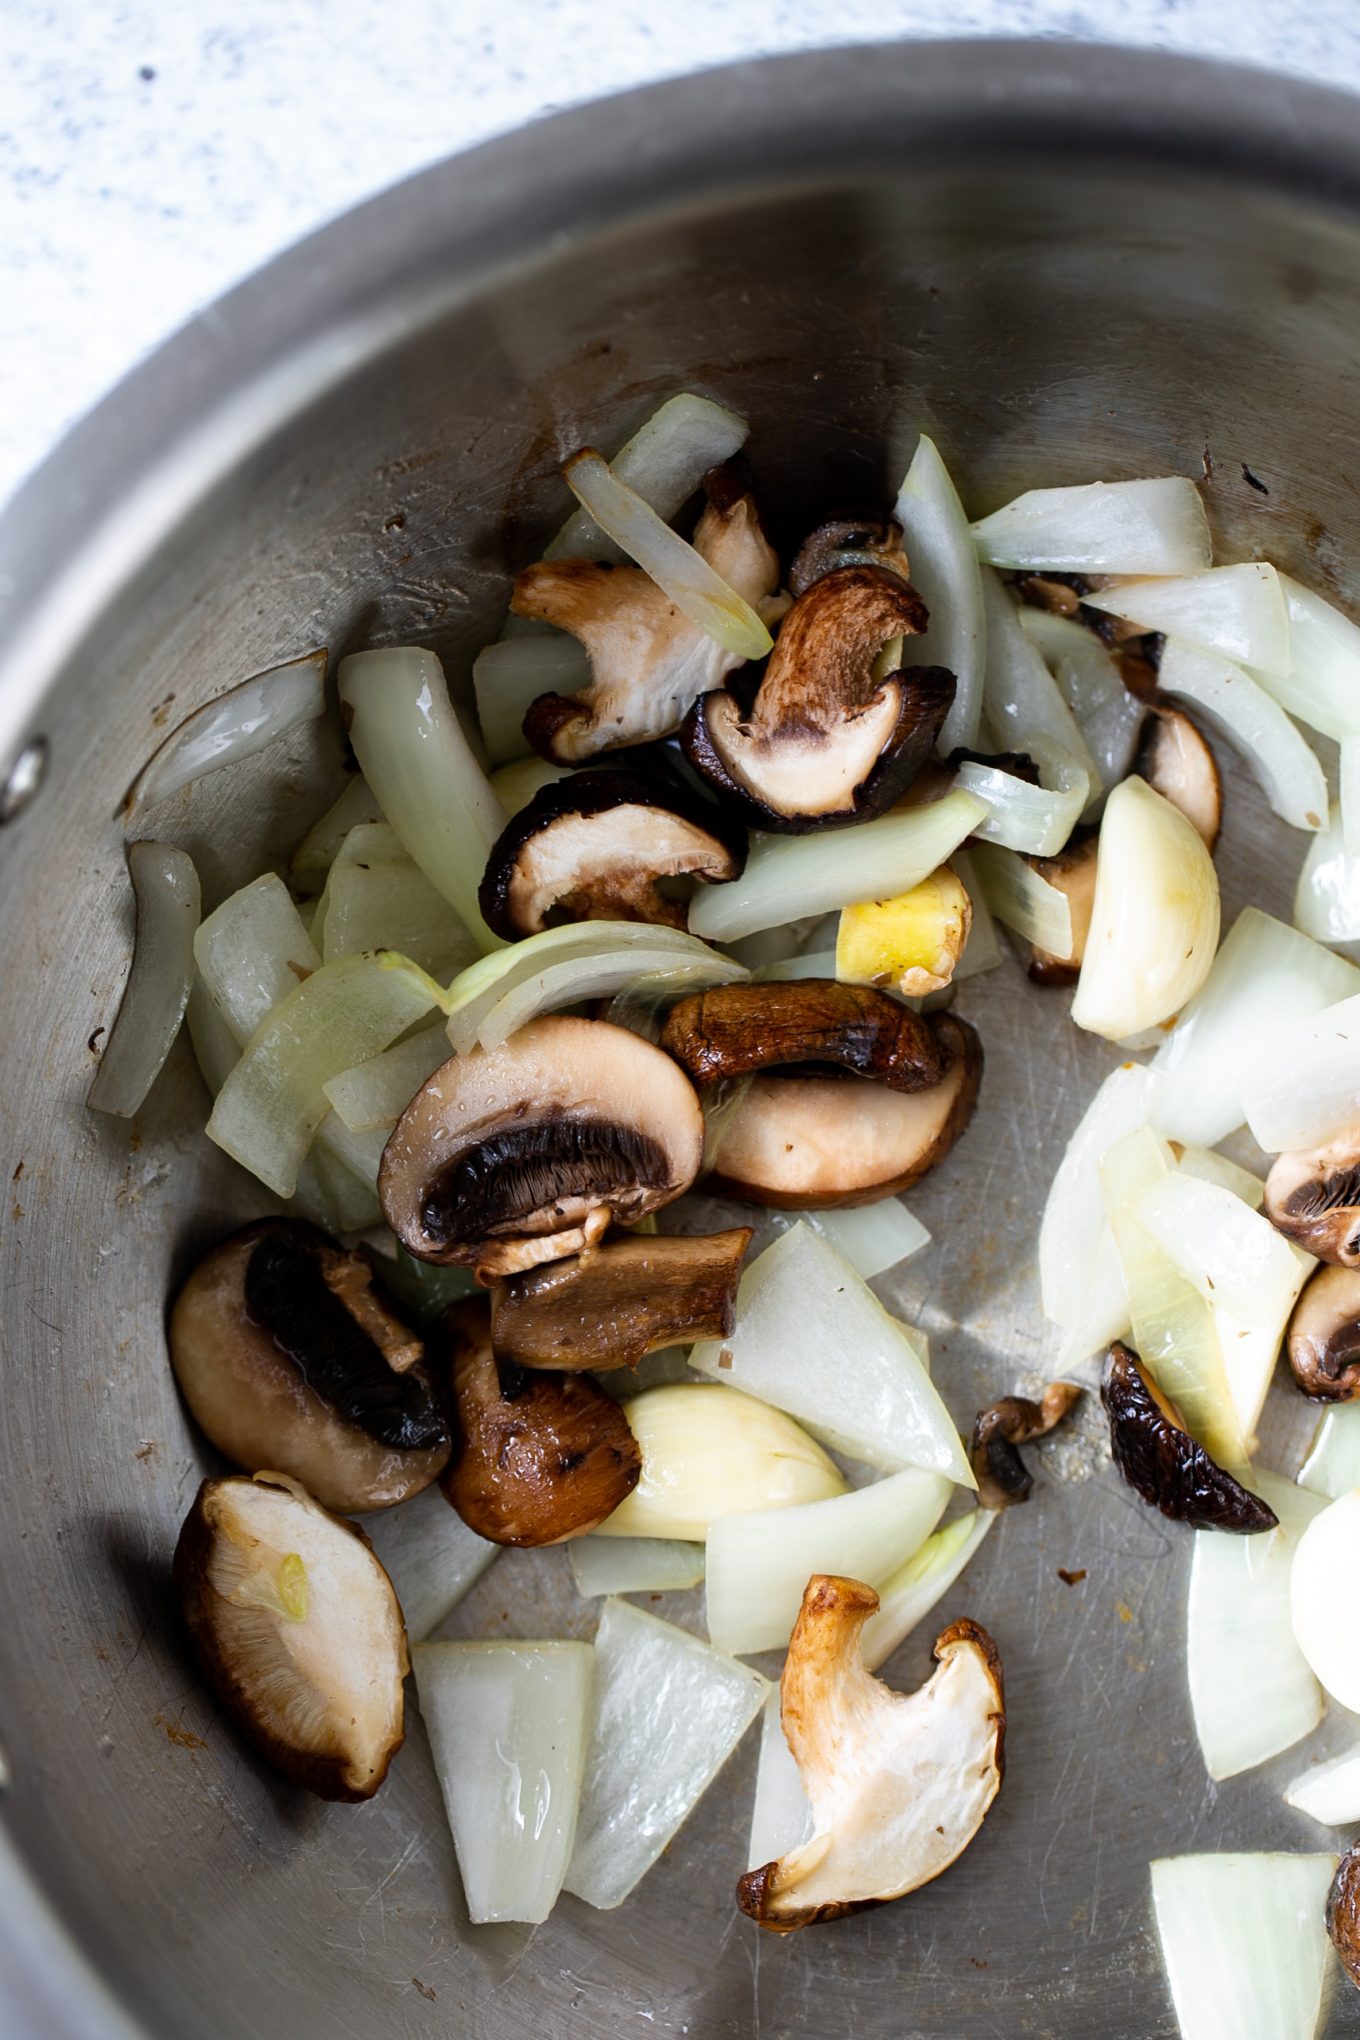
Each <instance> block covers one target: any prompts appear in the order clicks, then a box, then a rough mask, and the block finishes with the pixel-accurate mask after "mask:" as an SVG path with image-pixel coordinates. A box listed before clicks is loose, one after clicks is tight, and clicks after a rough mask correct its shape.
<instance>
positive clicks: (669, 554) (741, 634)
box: [562, 447, 774, 659]
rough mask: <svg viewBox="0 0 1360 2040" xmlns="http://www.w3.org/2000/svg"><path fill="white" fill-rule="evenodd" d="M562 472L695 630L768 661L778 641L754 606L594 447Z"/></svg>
mask: <svg viewBox="0 0 1360 2040" xmlns="http://www.w3.org/2000/svg"><path fill="white" fill-rule="evenodd" d="M562 473H563V474H564V476H565V477H566V480H567V485H568V487H569V488H570V489H571V492H572V494H573V495H574V496H575V497H576V498H577V500H578V501H579V503H580V504H581V506H582V508H583V509H584V510H586V511H587V512H588V513H589V515H590V516H591V517H593V518H594V520H595V522H596V523H597V524H598V525H599V527H600V529H601V531H603V532H605V533H607V534H608V536H609V537H610V538H612V539H613V541H614V543H615V544H616V545H618V546H621V547H622V548H623V550H624V552H626V553H627V555H628V557H629V558H630V559H633V560H636V561H637V563H638V565H639V566H640V567H641V568H642V569H643V572H644V573H647V574H650V576H651V578H652V579H653V580H654V581H655V582H656V584H657V586H658V588H661V589H662V590H663V591H664V592H665V593H666V594H667V595H669V596H670V598H671V601H672V602H673V603H674V604H675V606H676V608H677V609H678V610H679V611H680V613H681V614H682V615H683V616H687V617H688V618H689V620H690V622H691V623H692V624H693V625H694V626H695V628H696V630H701V631H703V632H704V633H705V634H706V635H707V636H708V637H711V638H713V639H715V640H716V642H717V643H718V644H720V645H722V646H723V647H724V649H725V650H727V651H729V652H731V653H733V654H734V655H735V657H737V658H739V659H763V658H765V657H766V655H767V654H768V653H769V652H770V651H771V650H772V649H773V646H774V640H773V638H772V637H771V636H770V633H769V632H768V630H766V628H765V626H764V624H763V623H762V622H761V620H760V618H759V617H758V616H757V615H756V612H755V610H754V609H752V607H751V605H750V603H749V602H747V601H745V600H744V599H743V597H742V596H740V595H738V593H737V591H736V589H735V588H731V587H729V586H728V584H727V582H726V581H724V580H723V578H722V576H721V574H718V573H715V572H714V570H713V568H712V567H710V566H709V564H708V562H707V560H705V559H703V558H701V557H700V555H699V554H698V553H697V552H696V551H695V550H694V547H693V546H692V545H689V544H687V543H686V541H685V540H684V539H683V538H681V537H680V535H679V533H678V532H675V531H672V530H671V528H670V526H669V525H668V524H667V523H666V521H665V519H664V518H661V517H658V516H657V514H656V512H655V510H653V509H652V507H651V505H650V504H649V503H648V502H646V501H645V500H644V499H643V498H642V497H641V496H639V495H637V494H636V493H635V492H634V491H633V490H632V489H630V488H629V487H628V484H627V483H626V482H621V481H620V480H619V478H618V476H617V475H616V474H615V473H614V472H613V471H612V469H611V468H610V466H609V463H608V461H606V460H605V459H604V458H603V457H602V456H601V455H600V454H598V453H596V452H595V451H594V449H593V448H591V447H587V448H585V450H584V451H583V452H581V453H577V454H573V456H572V458H571V459H570V460H569V461H568V462H567V464H566V466H565V467H564V468H563V470H562Z"/></svg>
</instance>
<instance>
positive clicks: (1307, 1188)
mask: <svg viewBox="0 0 1360 2040" xmlns="http://www.w3.org/2000/svg"><path fill="white" fill-rule="evenodd" d="M1261 1209H1262V1210H1263V1211H1264V1212H1265V1215H1266V1217H1267V1218H1268V1219H1269V1220H1270V1222H1271V1224H1272V1225H1273V1226H1274V1227H1275V1229H1276V1231H1277V1232H1282V1233H1283V1234H1284V1236H1285V1238H1286V1239H1289V1240H1293V1241H1294V1242H1295V1244H1296V1245H1297V1246H1300V1247H1304V1248H1306V1249H1307V1251H1308V1252H1309V1253H1310V1254H1316V1255H1317V1257H1318V1259H1319V1261H1330V1262H1332V1263H1333V1265H1334V1266H1336V1267H1338V1268H1360V1125H1356V1126H1352V1127H1348V1128H1347V1129H1346V1131H1345V1132H1344V1133H1341V1134H1338V1135H1337V1137H1336V1139H1335V1140H1330V1141H1326V1142H1324V1144H1323V1145H1322V1146H1321V1147H1316V1148H1310V1149H1309V1150H1308V1151H1307V1152H1306V1153H1304V1154H1293V1155H1279V1156H1277V1157H1276V1159H1275V1161H1274V1162H1273V1163H1272V1164H1271V1169H1270V1174H1269V1175H1268V1176H1267V1177H1266V1194H1265V1201H1264V1203H1263V1204H1262V1206H1261Z"/></svg>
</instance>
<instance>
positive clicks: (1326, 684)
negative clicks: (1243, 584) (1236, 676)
mask: <svg viewBox="0 0 1360 2040" xmlns="http://www.w3.org/2000/svg"><path fill="white" fill-rule="evenodd" d="M1280 588H1281V591H1282V593H1283V595H1284V600H1285V609H1286V611H1287V612H1288V616H1289V664H1288V666H1287V668H1285V669H1283V670H1281V669H1278V668H1277V669H1274V670H1271V671H1262V673H1261V674H1260V679H1261V682H1262V685H1263V686H1265V687H1268V688H1269V690H1270V692H1271V693H1272V694H1273V695H1274V696H1275V699H1276V700H1277V701H1278V702H1279V704H1280V706H1281V707H1282V708H1287V709H1288V710H1289V713H1290V714H1291V715H1296V716H1297V717H1298V719H1299V721H1300V722H1303V723H1307V725H1308V727H1309V729H1313V730H1320V731H1321V732H1322V734H1323V735H1324V736H1326V737H1335V738H1336V739H1337V741H1338V742H1343V741H1344V740H1345V739H1346V738H1347V737H1353V736H1355V735H1356V734H1357V733H1360V628H1357V626H1356V625H1355V624H1353V623H1352V622H1351V620H1350V618H1349V617H1348V616H1343V615H1342V613H1341V611H1340V610H1339V609H1336V608H1334V607H1333V605H1332V604H1331V603H1330V602H1326V601H1324V600H1323V598H1322V596H1321V595H1315V594H1314V593H1313V591H1312V589H1311V588H1301V587H1300V586H1299V583H1298V582H1297V581H1293V580H1291V579H1290V577H1289V575H1288V574H1281V575H1280Z"/></svg>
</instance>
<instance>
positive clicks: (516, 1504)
mask: <svg viewBox="0 0 1360 2040" xmlns="http://www.w3.org/2000/svg"><path fill="white" fill-rule="evenodd" d="M442 1325H443V1330H444V1332H445V1334H446V1336H447V1338H448V1342H449V1398H450V1402H451V1404H452V1407H453V1413H454V1419H455V1424H456V1429H457V1437H456V1441H455V1444H454V1449H453V1457H452V1458H451V1459H450V1461H449V1464H448V1468H447V1470H446V1472H445V1473H444V1475H443V1477H442V1479H441V1482H440V1485H441V1486H442V1488H443V1490H444V1494H445V1497H446V1499H447V1500H448V1501H449V1502H451V1503H452V1504H453V1507H454V1508H455V1509H456V1510H457V1511H458V1513H459V1515H460V1516H461V1517H462V1519H463V1521H464V1522H465V1523H466V1524H467V1525H468V1527H469V1529H472V1530H475V1531H476V1533H477V1535H478V1536H479V1537H485V1538H487V1539H489V1540H490V1542H491V1543H493V1544H519V1545H539V1544H560V1543H562V1541H563V1540H564V1538H567V1537H580V1536H582V1535H583V1534H584V1533H585V1532H586V1531H587V1530H593V1529H594V1528H595V1526H596V1524H597V1523H603V1521H604V1519H605V1517H606V1516H609V1515H612V1514H613V1512H614V1510H615V1509H617V1507H618V1506H619V1503H620V1502H621V1501H623V1499H624V1497H625V1496H626V1495H630V1494H631V1493H632V1491H633V1489H634V1488H635V1487H636V1486H637V1484H638V1480H639V1478H640V1476H641V1473H642V1453H641V1451H640V1450H639V1448H638V1443H637V1440H636V1439H635V1438H634V1436H633V1434H632V1432H631V1431H630V1429H629V1428H628V1419H627V1417H626V1416H625V1415H624V1413H623V1408H622V1405H621V1404H619V1403H618V1402H616V1401H615V1400H614V1398H613V1396H611V1395H606V1393H605V1391H604V1390H603V1389H602V1388H601V1387H600V1386H599V1384H598V1383H597V1382H594V1381H592V1380H591V1379H590V1377H589V1376H588V1375H584V1374H564V1373H556V1374H545V1373H541V1372H537V1371H534V1370H531V1369H529V1368H525V1367H515V1366H513V1365H508V1366H498V1365H497V1362H496V1358H495V1355H494V1354H493V1352H492V1350H491V1310H490V1305H489V1302H488V1301H487V1299H486V1298H484V1297H476V1298H469V1299H468V1301H467V1302H465V1303H456V1304H454V1305H452V1307H451V1308H450V1309H449V1310H447V1311H446V1312H445V1314H444V1317H443V1320H442Z"/></svg>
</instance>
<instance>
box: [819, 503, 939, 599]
mask: <svg viewBox="0 0 1360 2040" xmlns="http://www.w3.org/2000/svg"><path fill="white" fill-rule="evenodd" d="M842 567H883V568H886V569H887V571H888V572H889V573H893V574H897V575H899V576H900V577H901V579H902V580H904V581H909V580H910V578H911V566H910V563H909V561H908V559H907V555H906V553H905V552H904V551H903V550H902V527H901V525H900V524H894V523H893V522H892V521H891V519H889V518H881V517H837V518H833V519H832V520H831V522H830V523H827V524H819V525H818V527H817V529H816V530H815V531H814V532H811V533H810V534H809V536H808V537H807V538H805V539H804V540H803V543H802V544H801V545H800V546H799V548H798V551H797V552H796V553H795V555H794V559H793V564H792V566H791V567H790V568H789V593H790V595H792V596H793V597H794V598H795V600H796V599H797V597H798V596H800V595H806V593H807V591H808V589H809V588H810V587H811V586H812V584H813V582H814V581H824V580H825V579H826V577H827V575H828V574H835V573H838V572H839V571H840V569H841V568H842Z"/></svg>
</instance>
